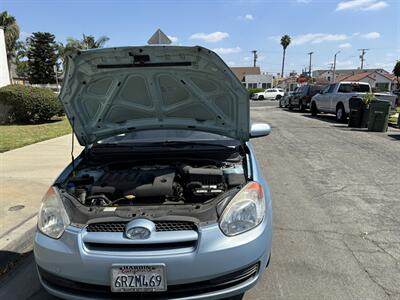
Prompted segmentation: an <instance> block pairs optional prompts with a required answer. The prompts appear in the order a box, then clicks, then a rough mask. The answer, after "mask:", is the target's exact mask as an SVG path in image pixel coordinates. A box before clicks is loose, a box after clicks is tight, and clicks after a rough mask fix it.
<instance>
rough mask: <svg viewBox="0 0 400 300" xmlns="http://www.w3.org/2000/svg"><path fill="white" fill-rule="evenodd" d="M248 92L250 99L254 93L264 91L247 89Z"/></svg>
mask: <svg viewBox="0 0 400 300" xmlns="http://www.w3.org/2000/svg"><path fill="white" fill-rule="evenodd" d="M247 90H248V91H249V96H250V97H251V96H252V95H253V94H255V93H259V92H264V90H265V89H260V88H254V89H247Z"/></svg>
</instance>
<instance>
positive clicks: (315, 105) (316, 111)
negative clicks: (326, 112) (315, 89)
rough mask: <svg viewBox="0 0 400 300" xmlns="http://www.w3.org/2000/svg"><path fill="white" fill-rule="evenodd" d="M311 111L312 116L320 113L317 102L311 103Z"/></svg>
mask: <svg viewBox="0 0 400 300" xmlns="http://www.w3.org/2000/svg"><path fill="white" fill-rule="evenodd" d="M310 112H311V115H312V116H314V117H315V116H316V115H318V108H317V104H315V102H312V103H311V108H310Z"/></svg>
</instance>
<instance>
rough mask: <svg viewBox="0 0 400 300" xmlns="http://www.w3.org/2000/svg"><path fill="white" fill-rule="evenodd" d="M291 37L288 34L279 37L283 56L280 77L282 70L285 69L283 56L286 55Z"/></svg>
mask: <svg viewBox="0 0 400 300" xmlns="http://www.w3.org/2000/svg"><path fill="white" fill-rule="evenodd" d="M290 42H291V39H290V36H288V35H287V34H285V35H284V36H282V38H281V45H282V47H283V58H282V75H281V76H282V77H283V72H284V70H285V56H286V48H287V47H288V46H289V45H290Z"/></svg>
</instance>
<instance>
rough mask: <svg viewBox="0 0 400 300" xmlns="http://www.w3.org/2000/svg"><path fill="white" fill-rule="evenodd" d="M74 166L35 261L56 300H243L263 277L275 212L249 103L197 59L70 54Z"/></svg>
mask: <svg viewBox="0 0 400 300" xmlns="http://www.w3.org/2000/svg"><path fill="white" fill-rule="evenodd" d="M60 101H61V102H62V103H63V106H64V109H65V112H66V114H67V116H68V118H69V121H70V123H71V125H72V127H73V130H74V132H75V135H76V137H77V139H78V141H79V143H80V144H81V145H83V146H85V149H84V151H83V152H82V153H81V155H80V156H79V157H77V158H76V159H73V161H72V162H71V164H70V165H69V166H68V167H67V168H66V169H65V170H64V171H63V172H62V174H61V175H60V176H59V177H58V178H57V179H56V181H55V182H54V184H53V185H52V186H51V187H50V188H49V190H48V192H47V194H46V195H45V196H44V198H43V202H42V205H41V208H40V211H39V219H38V230H37V232H36V236H35V245H34V253H35V260H36V263H37V269H38V274H39V277H40V281H41V283H42V285H43V286H44V288H45V289H46V290H47V291H48V292H49V293H51V294H53V295H55V296H58V297H60V298H64V299H128V298H129V299H241V298H242V297H243V294H244V293H245V292H246V291H247V290H248V289H250V288H251V287H253V286H254V285H255V284H256V282H257V280H259V278H260V277H261V275H262V274H263V272H264V270H265V269H266V267H267V266H268V264H269V261H270V255H271V239H272V209H271V198H270V193H269V189H268V186H267V184H266V182H265V180H264V178H263V175H262V171H261V170H260V167H259V165H258V163H257V159H256V157H255V154H254V150H253V148H252V146H251V144H250V143H249V139H251V138H256V137H261V136H266V135H268V134H269V133H270V132H271V128H270V126H269V125H268V124H260V123H259V124H253V125H251V126H250V112H249V100H248V94H247V91H246V90H245V89H244V88H243V86H242V84H241V83H240V81H239V80H238V79H237V78H236V77H235V75H234V74H233V73H232V72H231V71H230V69H229V68H228V66H226V64H225V63H224V62H223V61H222V60H221V59H220V58H219V57H218V56H217V55H216V54H215V53H214V52H212V51H210V50H208V49H205V48H202V47H175V46H143V47H123V48H109V49H99V50H89V51H82V52H75V53H72V54H71V55H70V56H69V61H68V64H67V67H66V74H65V77H64V85H63V88H62V91H61V94H60Z"/></svg>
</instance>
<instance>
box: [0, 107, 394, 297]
mask: <svg viewBox="0 0 400 300" xmlns="http://www.w3.org/2000/svg"><path fill="white" fill-rule="evenodd" d="M252 119H253V121H264V122H269V123H270V124H271V125H272V127H273V133H272V134H271V135H270V136H269V137H266V138H262V139H258V140H254V142H253V144H254V146H255V149H256V152H257V154H258V159H259V161H260V163H261V166H262V168H263V170H264V172H265V176H266V178H267V180H268V182H269V184H270V188H271V193H272V197H273V209H274V220H273V224H274V225H273V226H274V238H273V252H272V260H271V265H270V267H269V269H268V270H267V272H266V273H265V275H264V276H263V278H262V279H261V280H260V281H259V283H258V284H257V286H256V287H255V288H253V289H252V290H251V291H249V292H248V293H247V294H246V296H245V299H246V300H248V299H335V300H338V299H400V262H399V260H400V217H399V216H400V130H393V129H392V130H391V132H388V133H369V132H364V131H359V130H351V129H349V128H347V127H346V126H345V125H341V124H338V123H336V122H334V118H333V117H331V116H321V117H318V118H311V117H309V116H308V115H307V114H300V113H297V112H289V111H287V110H282V109H279V108H277V102H276V101H272V102H271V101H263V102H257V103H253V104H252ZM0 299H7V300H14V299H18V300H25V299H30V300H34V299H35V300H39V299H40V300H48V299H56V298H54V297H52V296H50V295H48V294H47V293H46V292H45V291H43V289H41V288H40V285H39V283H38V281H37V277H36V275H35V270H34V264H33V261H32V256H31V255H30V256H28V257H27V258H25V259H23V260H22V261H21V262H20V263H19V264H18V266H17V267H16V268H15V269H14V270H13V271H12V272H10V273H8V274H7V276H6V277H5V278H3V279H2V281H1V282H0Z"/></svg>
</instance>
